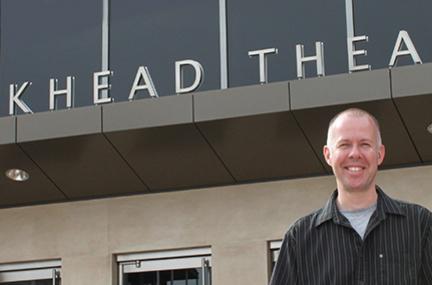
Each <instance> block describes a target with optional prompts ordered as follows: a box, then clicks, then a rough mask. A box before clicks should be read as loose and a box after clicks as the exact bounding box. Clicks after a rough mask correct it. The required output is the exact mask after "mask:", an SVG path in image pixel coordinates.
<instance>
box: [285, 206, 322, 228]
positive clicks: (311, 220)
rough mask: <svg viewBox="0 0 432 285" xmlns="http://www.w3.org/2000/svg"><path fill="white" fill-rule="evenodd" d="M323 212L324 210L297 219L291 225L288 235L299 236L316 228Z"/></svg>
mask: <svg viewBox="0 0 432 285" xmlns="http://www.w3.org/2000/svg"><path fill="white" fill-rule="evenodd" d="M322 212H323V208H321V209H318V210H315V211H313V212H312V213H309V214H307V215H306V216H303V217H301V218H299V219H297V220H296V221H295V222H294V223H293V224H291V226H290V227H289V229H288V231H287V234H288V235H297V234H298V233H299V232H305V231H310V230H311V229H312V228H314V227H315V226H316V223H317V220H318V219H319V218H320V216H321V214H322Z"/></svg>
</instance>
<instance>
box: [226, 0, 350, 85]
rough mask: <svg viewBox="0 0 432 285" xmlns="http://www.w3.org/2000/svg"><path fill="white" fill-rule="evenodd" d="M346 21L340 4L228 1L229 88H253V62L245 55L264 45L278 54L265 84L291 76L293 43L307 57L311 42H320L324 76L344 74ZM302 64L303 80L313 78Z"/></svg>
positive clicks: (271, 60)
mask: <svg viewBox="0 0 432 285" xmlns="http://www.w3.org/2000/svg"><path fill="white" fill-rule="evenodd" d="M345 22H346V20H345V1H341V0H340V1H324V0H292V1H283V0H275V1H262V0H261V1H260V0H248V1H228V47H229V48H228V51H229V80H230V86H241V85H247V84H257V83H258V82H259V74H258V59H257V58H256V57H254V58H249V57H248V51H250V50H256V49H264V48H269V47H274V48H278V50H279V54H278V55H276V56H275V55H270V56H269V62H268V74H269V81H270V82H272V81H282V80H288V79H294V78H296V77H297V76H296V74H297V73H296V53H295V46H296V44H303V45H304V46H305V56H309V55H314V54H315V44H314V43H315V42H316V41H322V42H324V54H325V68H326V74H336V73H344V72H347V70H348V63H347V48H346V46H347V44H346V24H345ZM306 66H307V68H306V76H308V77H311V76H315V75H316V67H315V63H309V64H307V65H306Z"/></svg>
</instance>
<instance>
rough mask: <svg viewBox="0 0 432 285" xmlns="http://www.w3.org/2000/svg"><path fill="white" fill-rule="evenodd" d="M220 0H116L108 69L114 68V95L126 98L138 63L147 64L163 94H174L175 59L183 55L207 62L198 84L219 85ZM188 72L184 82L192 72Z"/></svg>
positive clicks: (113, 1)
mask: <svg viewBox="0 0 432 285" xmlns="http://www.w3.org/2000/svg"><path fill="white" fill-rule="evenodd" d="M218 3H219V1H216V0H181V1H180V0H157V1H156V0H153V1H141V0H130V1H124V0H112V1H111V20H110V29H111V33H110V69H111V70H113V71H114V72H115V73H114V76H113V77H112V81H111V82H112V92H111V96H112V97H113V98H115V100H116V101H119V100H127V97H128V95H129V92H130V89H131V86H132V83H133V80H134V78H135V74H136V72H137V69H138V67H139V66H140V65H142V66H147V67H148V69H149V72H150V74H151V77H152V79H153V82H154V84H155V87H156V89H157V92H158V93H159V96H164V95H171V94H174V93H175V85H174V84H175V79H174V78H175V73H174V63H175V61H178V60H184V59H193V60H196V61H198V62H200V63H201V64H202V65H203V67H204V70H205V78H204V82H203V84H202V86H201V87H200V88H199V90H208V89H219V86H220V67H219V65H220V64H219V62H220V61H219V10H218V9H219V8H218ZM189 71H190V70H189ZM186 73H187V72H186ZM187 74H188V73H187ZM190 75H191V76H190V77H189V78H188V77H186V80H185V83H186V84H188V83H190V81H191V80H192V79H191V78H192V75H193V72H191V73H190ZM139 96H141V97H143V98H146V97H149V96H148V93H147V92H146V91H140V92H139V93H138V94H137V97H139Z"/></svg>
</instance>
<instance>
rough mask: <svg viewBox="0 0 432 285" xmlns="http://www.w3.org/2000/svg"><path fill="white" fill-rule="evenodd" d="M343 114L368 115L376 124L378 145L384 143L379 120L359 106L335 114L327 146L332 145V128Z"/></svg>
mask: <svg viewBox="0 0 432 285" xmlns="http://www.w3.org/2000/svg"><path fill="white" fill-rule="evenodd" d="M341 116H353V117H358V118H360V117H367V118H368V119H369V120H370V121H371V122H372V124H373V125H374V126H375V129H376V134H377V146H381V145H382V139H381V130H380V126H379V123H378V120H377V119H376V118H375V117H374V116H373V115H372V114H371V113H369V112H367V111H365V110H362V109H359V108H350V109H346V110H345V111H342V112H340V113H338V114H337V115H336V116H334V117H333V118H332V119H331V120H330V123H329V126H328V131H327V146H330V145H331V142H332V139H333V138H332V128H333V125H334V123H335V122H336V121H337V120H338V118H340V117H341Z"/></svg>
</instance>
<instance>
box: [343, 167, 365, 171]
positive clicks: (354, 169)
mask: <svg viewBox="0 0 432 285" xmlns="http://www.w3.org/2000/svg"><path fill="white" fill-rule="evenodd" d="M345 169H347V170H348V171H350V172H360V171H362V170H363V169H364V167H360V166H347V167H345Z"/></svg>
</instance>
